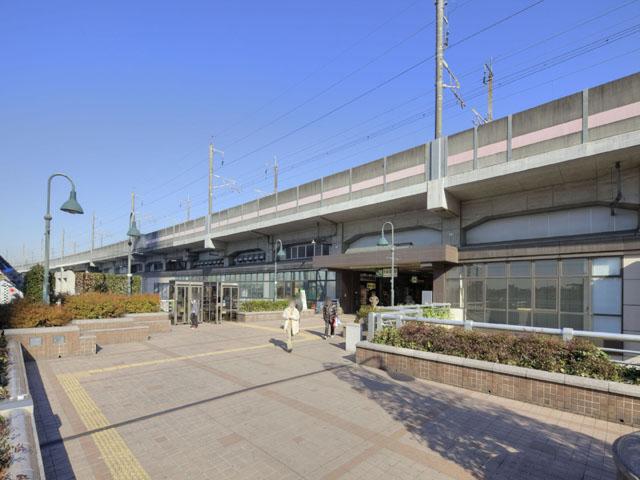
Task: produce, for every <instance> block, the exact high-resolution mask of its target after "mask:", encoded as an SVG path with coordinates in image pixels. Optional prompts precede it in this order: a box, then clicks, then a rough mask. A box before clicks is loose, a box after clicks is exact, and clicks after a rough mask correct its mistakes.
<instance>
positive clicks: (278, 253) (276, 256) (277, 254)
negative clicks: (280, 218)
mask: <svg viewBox="0 0 640 480" xmlns="http://www.w3.org/2000/svg"><path fill="white" fill-rule="evenodd" d="M278 244H280V249H278ZM285 258H287V254H286V253H284V248H283V246H282V240H280V239H277V240H276V243H274V244H273V300H274V301H275V300H277V299H278V260H284V259H285Z"/></svg>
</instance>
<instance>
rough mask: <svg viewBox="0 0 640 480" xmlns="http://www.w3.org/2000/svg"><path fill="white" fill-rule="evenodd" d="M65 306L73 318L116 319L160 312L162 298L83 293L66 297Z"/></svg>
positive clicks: (152, 295)
mask: <svg viewBox="0 0 640 480" xmlns="http://www.w3.org/2000/svg"><path fill="white" fill-rule="evenodd" d="M63 306H64V308H65V309H66V310H68V311H69V312H71V315H72V318H115V317H121V316H122V315H124V314H125V313H143V312H158V311H160V297H159V296H158V295H157V294H152V293H147V294H138V295H131V296H128V295H114V294H108V293H83V294H82V295H73V296H68V297H65V299H64V301H63Z"/></svg>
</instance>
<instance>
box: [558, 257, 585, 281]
mask: <svg viewBox="0 0 640 480" xmlns="http://www.w3.org/2000/svg"><path fill="white" fill-rule="evenodd" d="M586 274H587V261H586V260H585V259H583V258H572V259H570V260H563V261H562V275H563V276H565V277H570V276H583V275H586Z"/></svg>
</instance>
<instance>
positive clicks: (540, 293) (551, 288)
mask: <svg viewBox="0 0 640 480" xmlns="http://www.w3.org/2000/svg"><path fill="white" fill-rule="evenodd" d="M535 285H536V286H535V288H536V305H535V307H536V308H542V309H545V310H555V309H556V308H557V302H558V281H557V280H556V279H555V278H553V279H552V278H536V279H535Z"/></svg>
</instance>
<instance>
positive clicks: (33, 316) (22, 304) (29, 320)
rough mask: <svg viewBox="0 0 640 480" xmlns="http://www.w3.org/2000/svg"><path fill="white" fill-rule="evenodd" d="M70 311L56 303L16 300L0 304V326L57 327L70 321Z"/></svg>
mask: <svg viewBox="0 0 640 480" xmlns="http://www.w3.org/2000/svg"><path fill="white" fill-rule="evenodd" d="M72 318H73V316H72V315H71V313H70V312H69V311H68V310H67V309H65V308H63V307H61V306H58V305H44V304H42V303H33V302H29V301H28V300H18V301H16V302H13V303H10V304H8V305H0V328H33V327H58V326H61V325H66V324H67V323H69V322H70V321H71V319H72Z"/></svg>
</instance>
